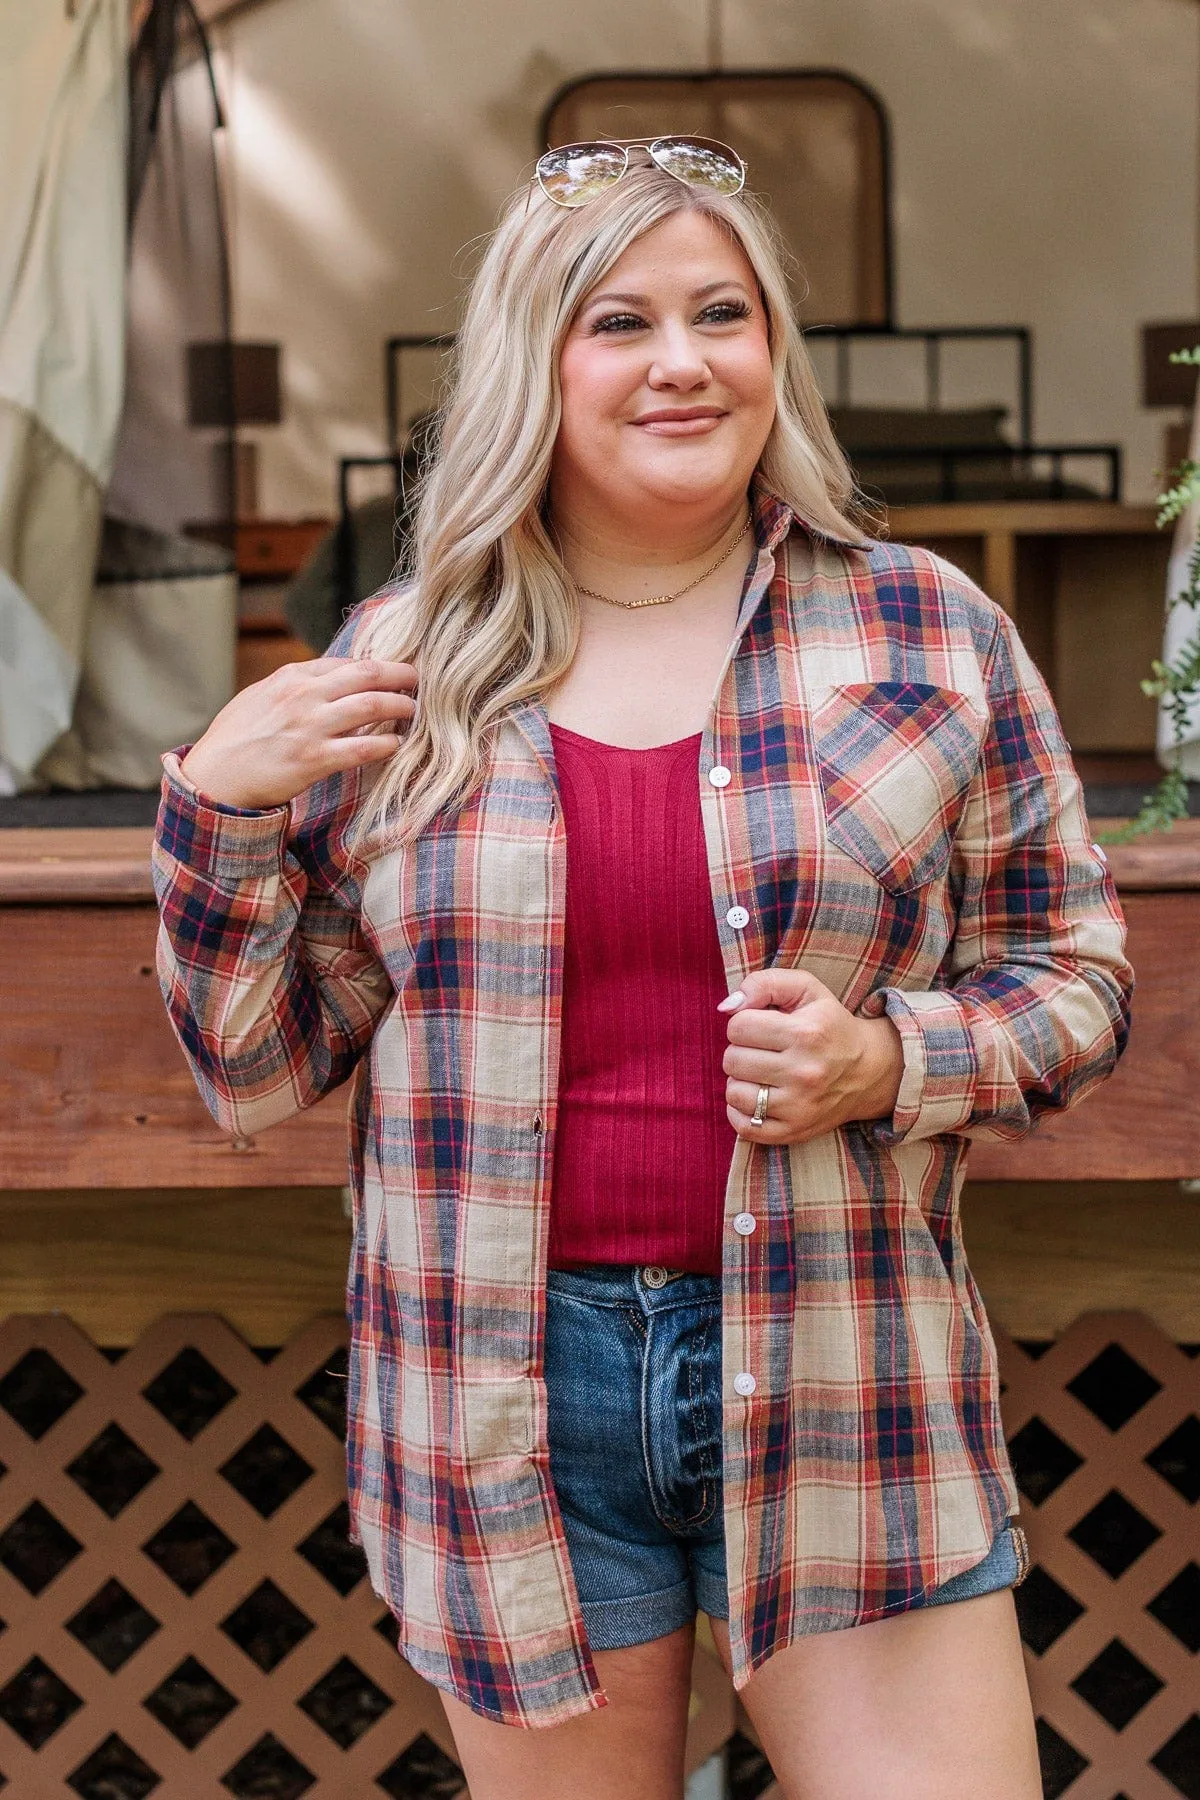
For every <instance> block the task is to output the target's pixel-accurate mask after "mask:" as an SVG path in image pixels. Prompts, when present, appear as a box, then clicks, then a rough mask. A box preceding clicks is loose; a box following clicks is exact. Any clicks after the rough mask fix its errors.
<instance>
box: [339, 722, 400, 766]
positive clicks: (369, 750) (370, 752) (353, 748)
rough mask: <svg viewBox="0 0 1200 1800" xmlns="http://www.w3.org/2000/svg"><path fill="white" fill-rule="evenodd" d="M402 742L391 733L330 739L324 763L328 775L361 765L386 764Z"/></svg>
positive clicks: (380, 732) (378, 732) (381, 732)
mask: <svg viewBox="0 0 1200 1800" xmlns="http://www.w3.org/2000/svg"><path fill="white" fill-rule="evenodd" d="M402 741H403V740H402V739H401V738H400V737H399V736H398V735H397V734H396V733H395V732H393V731H373V732H370V733H368V734H367V735H365V736H362V737H339V738H330V739H329V740H328V741H327V743H326V745H325V758H324V761H325V762H326V763H327V764H328V773H329V774H331V775H332V774H333V773H334V772H335V771H336V770H338V769H356V768H359V767H360V766H361V765H362V764H363V763H375V762H386V761H387V759H388V757H389V756H395V754H396V752H397V750H398V749H399V748H400V745H401V742H402Z"/></svg>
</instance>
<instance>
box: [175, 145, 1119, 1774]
mask: <svg viewBox="0 0 1200 1800" xmlns="http://www.w3.org/2000/svg"><path fill="white" fill-rule="evenodd" d="M740 187H741V170H740V165H739V164H738V162H737V159H736V158H735V157H734V154H733V152H730V151H727V150H725V149H724V147H722V146H705V145H703V144H699V145H697V144H684V145H682V147H681V145H680V144H679V142H678V141H673V140H665V141H663V140H660V141H659V142H658V143H656V144H655V145H654V146H653V147H650V146H643V145H635V146H630V147H628V148H626V149H620V148H613V147H612V146H595V147H592V148H590V149H589V148H583V149H578V150H574V151H572V152H571V153H570V154H565V153H555V154H553V155H551V156H550V157H548V158H544V159H543V161H542V164H541V165H539V182H538V185H537V186H532V187H531V191H530V194H529V195H528V196H526V195H524V194H523V195H521V196H520V197H519V198H518V199H517V200H516V201H515V202H514V203H513V204H512V205H511V206H510V207H509V209H508V211H507V212H506V214H505V216H504V218H503V220H502V222H501V224H500V227H499V229H498V231H497V232H496V234H495V236H494V238H493V239H492V242H491V245H490V248H489V249H488V251H487V253H486V255H485V257H484V259H483V262H482V265H481V267H480V270H479V273H478V276H477V278H476V280H475V283H474V287H473V291H472V294H471V297H470V302H469V305H468V308H467V313H466V319H465V323H464V327H463V330H462V333H461V335H460V340H459V352H458V369H457V377H456V381H455V384H454V387H453V392H452V394H451V395H450V398H449V402H448V405H447V407H446V410H445V420H444V428H443V433H442V439H441V445H440V451H439V455H438V458H437V460H436V463H435V464H434V466H433V468H432V470H431V473H430V475H429V477H428V481H427V485H426V489H425V492H424V495H423V497H422V500H421V504H420V508H419V518H418V527H417V537H416V546H415V556H414V563H413V568H412V569H411V571H410V579H409V580H408V581H407V582H406V583H405V584H403V585H399V586H396V587H393V588H390V589H387V590H385V591H384V592H383V593H382V594H380V595H379V596H377V597H376V598H375V599H373V600H371V601H368V602H367V603H365V604H364V606H363V607H361V608H360V609H359V610H358V611H357V613H355V614H354V615H353V616H352V617H351V619H350V620H349V622H348V624H347V626H346V628H345V630H344V631H343V633H342V634H341V636H340V638H339V639H338V641H337V642H336V644H335V645H334V647H333V654H331V655H330V656H329V657H326V658H323V659H320V660H319V661H315V662H311V663H307V664H303V665H300V666H298V667H294V668H289V669H284V670H281V671H279V672H278V673H277V674H276V675H273V676H271V677H270V678H269V679H268V680H267V681H265V682H261V683H259V684H258V685H257V686H255V687H252V688H249V689H247V690H245V691H244V692H242V693H241V694H239V695H238V696H237V697H236V698H235V699H234V700H233V701H232V702H231V703H230V705H229V706H228V707H227V708H226V709H225V711H224V712H223V713H222V714H221V715H220V716H219V718H218V719H217V720H216V721H215V723H214V724H213V725H212V727H211V728H210V730H209V731H208V732H207V733H206V734H205V735H204V737H203V738H201V740H200V741H199V742H198V743H197V744H196V745H195V746H194V747H193V748H191V749H190V750H189V751H188V752H187V753H186V755H183V756H182V757H181V756H178V755H170V756H168V757H167V758H166V759H165V765H166V776H165V783H164V796H163V806H162V812H161V816H160V823H159V830H158V834H157V847H156V868H157V881H158V889H159V894H160V902H161V909H162V918H163V930H162V934H161V939H160V968H161V974H162V979H163V984H164V991H165V993H166V996H167V1000H168V1004H169V1007H170V1011H171V1016H172V1018H173V1021H174V1023H175V1027H176V1030H177V1032H178V1034H179V1037H180V1040H181V1042H182V1044H183V1046H184V1048H185V1050H186V1052H187V1054H188V1057H189V1059H190V1060H191V1062H192V1066H193V1068H194V1070H195V1073H196V1077H197V1080H198V1082H199V1084H200V1087H201V1089H202V1091H203V1093H204V1096H205V1099H206V1100H207V1102H208V1104H209V1106H210V1108H211V1110H212V1112H213V1114H214V1116H215V1117H216V1118H217V1120H218V1121H219V1122H220V1123H221V1124H222V1125H224V1126H225V1127H226V1128H228V1129H231V1130H236V1131H239V1132H242V1133H247V1132H254V1131H257V1130H260V1129H261V1128H263V1127H264V1126H267V1125H270V1124H271V1123H273V1122H274V1121H275V1120H277V1119H281V1118H284V1117H286V1116H287V1115H288V1114H290V1113H292V1112H294V1111H295V1110H296V1109H297V1108H299V1107H302V1106H306V1105H309V1104H310V1103H312V1102H313V1101H315V1100H316V1099H318V1098H319V1097H320V1096H321V1095H322V1094H324V1093H326V1092H328V1091H329V1090H330V1089H331V1088H333V1087H335V1086H337V1085H338V1083H340V1082H342V1081H344V1080H346V1079H347V1078H348V1077H351V1076H353V1082H354V1085H353V1090H352V1102H351V1118H352V1164H353V1176H354V1193H355V1227H354V1249H353V1258H352V1266H351V1275H350V1284H349V1310H350V1315H351V1325H352V1332H351V1336H352V1356H351V1381H350V1444H349V1468H350V1489H351V1501H352V1515H353V1519H354V1529H355V1533H356V1536H357V1537H358V1539H359V1540H360V1541H361V1542H362V1545H363V1547H364V1549H365V1552H366V1555H367V1559H368V1564H369V1567H370V1573H371V1579H372V1582H373V1584H374V1585H375V1587H376V1589H377V1591H378V1592H379V1593H380V1594H381V1595H382V1596H384V1598H386V1600H387V1601H388V1603H389V1605H390V1606H391V1607H392V1609H393V1611H394V1612H395V1614H396V1617H397V1619H398V1621H399V1632H400V1648H401V1651H402V1653H403V1655H404V1656H405V1657H407V1659H408V1660H409V1661H410V1662H411V1663H412V1664H413V1666H414V1667H416V1668H417V1669H419V1670H420V1671H421V1672H422V1673H423V1674H424V1675H426V1676H427V1677H428V1678H429V1679H430V1680H431V1681H433V1682H434V1683H436V1684H437V1686H438V1687H439V1688H441V1689H442V1690H443V1692H444V1698H445V1703H446V1709H447V1713H448V1716H449V1719H450V1722H451V1726H452V1728H453V1731H454V1735H455V1739H456V1742H457V1745H458V1749H459V1753H460V1757H461V1760H462V1762H463V1764H464V1767H465V1770H466V1774H467V1778H468V1781H469V1784H470V1788H471V1793H472V1795H473V1797H474V1800H518V1797H520V1800H559V1797H560V1796H561V1795H562V1794H564V1793H566V1792H570V1793H571V1794H572V1796H573V1797H575V1800H601V1797H609V1796H615V1795H622V1796H623V1795H633V1794H636V1795H637V1796H638V1797H639V1800H678V1796H679V1795H680V1793H681V1790H682V1767H683V1763H682V1757H683V1740H684V1733H685V1728H686V1721H687V1703H688V1692H689V1673H690V1667H691V1659H692V1645H693V1631H694V1619H695V1611H696V1608H697V1604H699V1606H700V1607H701V1608H702V1609H703V1610H705V1611H706V1612H707V1613H708V1614H709V1615H710V1617H711V1620H712V1629H713V1634H714V1638H715V1640H716V1643H717V1646H718V1648H719V1650H720V1653H721V1655H722V1656H723V1657H724V1659H725V1661H726V1665H727V1667H729V1669H730V1670H731V1672H732V1675H733V1679H734V1682H735V1684H736V1686H737V1688H738V1689H739V1691H740V1692H741V1696H742V1698H743V1700H744V1702H745V1704H746V1706H747V1708H748V1710H749V1713H750V1716H751V1718H752V1719H753V1721H754V1723H755V1726H756V1728H757V1729H758V1731H759V1732H760V1734H761V1736H762V1738H763V1741H764V1745H765V1747H766V1750H767V1753H768V1755H769V1756H770V1758H771V1761H772V1763H773V1765H774V1767H775V1770H776V1773H777V1775H778V1777H779V1781H780V1785H781V1788H782V1791H783V1793H784V1794H785V1795H787V1796H789V1800H800V1797H801V1796H803V1797H804V1800H808V1797H810V1796H820V1800H843V1797H845V1800H852V1797H853V1800H866V1796H870V1797H871V1800H882V1797H885V1796H886V1797H892V1796H895V1797H899V1796H904V1797H905V1800H909V1797H913V1796H918V1795H919V1796H920V1797H921V1800H949V1797H950V1796H955V1800H958V1797H960V1796H961V1795H962V1794H964V1793H967V1792H970V1793H971V1794H972V1795H973V1796H974V1800H1033V1797H1034V1796H1035V1795H1036V1794H1038V1793H1039V1792H1040V1783H1039V1781H1038V1776H1037V1765H1036V1756H1035V1751H1034V1742H1033V1732H1032V1721H1031V1716H1030V1706H1029V1700H1028V1695H1027V1692H1026V1689H1025V1684H1024V1677H1023V1671H1022V1663H1021V1656H1020V1650H1019V1644H1018V1639H1017V1634H1016V1628H1015V1622H1014V1610H1013V1603H1012V1597H1011V1588H1012V1587H1013V1585H1014V1584H1015V1583H1016V1582H1017V1581H1018V1580H1019V1579H1020V1577H1021V1575H1022V1574H1023V1562H1024V1558H1023V1549H1022V1544H1023V1540H1022V1539H1021V1538H1020V1535H1019V1529H1018V1528H1015V1527H1012V1526H1011V1525H1010V1518H1011V1515H1012V1514H1013V1513H1015V1511H1016V1492H1015V1488H1014V1485H1013V1481H1012V1476H1011V1472H1010V1469H1009V1465H1008V1461H1007V1458H1006V1454H1005V1450H1004V1444H1003V1438H1002V1434H1001V1427H1000V1420H999V1413H998V1408H997V1393H998V1381H997V1374H996V1361H995V1352H994V1348H993V1344H992V1340H991V1336H990V1333H989V1331H988V1326H987V1321H986V1319H985V1317H984V1313H983V1308H982V1305H981V1302H980V1298H979V1294H978V1291H977V1289H976V1288H975V1286H974V1283H973V1282H972V1279H971V1276H970V1274H969V1272H968V1270H967V1266H966V1263H965V1260H964V1256H963V1248H962V1241H961V1236H960V1232H959V1224H958V1210H957V1208H958V1191H959V1187H960V1185H961V1180H962V1175H963V1169H964V1159H965V1152H966V1148H967V1139H968V1137H969V1136H971V1135H974V1134H978V1133H989V1132H990V1133H993V1134H999V1135H1003V1136H1017V1135H1019V1134H1020V1133H1021V1132H1023V1131H1025V1130H1027V1129H1028V1128H1029V1126H1030V1124H1031V1123H1032V1121H1033V1120H1034V1119H1035V1118H1036V1116H1037V1115H1038V1114H1039V1113H1041V1112H1043V1111H1045V1110H1046V1109H1048V1108H1060V1107H1063V1106H1065V1105H1067V1104H1069V1103H1070V1102H1072V1101H1073V1100H1075V1099H1077V1098H1078V1097H1079V1096H1080V1095H1081V1094H1083V1093H1084V1092H1086V1091H1087V1090H1088V1089H1089V1088H1091V1087H1092V1086H1094V1085H1095V1083H1096V1082H1098V1081H1099V1080H1101V1079H1102V1078H1103V1077H1104V1076H1105V1075H1106V1074H1107V1073H1108V1072H1109V1071H1110V1070H1111V1068H1112V1067H1113V1064H1114V1062H1115V1060H1116V1058H1117V1056H1118V1054H1119V1052H1120V1049H1121V1047H1122V1044H1123V1041H1124V1036H1125V1031H1126V1026H1127V1010H1126V1008H1127V997H1128V992H1129V982H1130V977H1129V970H1128V967H1127V965H1126V963H1125V960H1124V956H1123V932H1122V924H1121V919H1120V913H1119V910H1118V907H1117V902H1116V898H1115V894H1114V892H1113V889H1112V885H1111V883H1110V881H1109V879H1108V877H1107V875H1106V872H1105V869H1104V864H1103V859H1102V858H1101V857H1100V856H1098V855H1097V854H1096V853H1095V852H1094V851H1093V850H1092V849H1091V848H1090V847H1089V844H1088V835H1087V828H1086V821H1085V819H1084V815H1083V811H1082V807H1081V804H1080V791H1079V786H1078V783H1077V781H1076V779H1075V776H1074V774H1073V772H1072V769H1071V765H1070V761H1069V758H1068V755H1067V751H1066V748H1065V746H1064V743H1063V739H1062V735H1061V732H1060V729H1059V726H1058V722H1057V719H1056V717H1055V714H1054V710H1053V707H1052V705H1051V703H1050V700H1049V698H1048V696H1047V693H1046V690H1045V687H1044V685H1043V684H1042V682H1041V680H1040V678H1039V677H1038V675H1037V673H1036V671H1035V670H1034V668H1033V667H1032V665H1031V663H1030V661H1029V658H1028V656H1027V655H1026V653H1025V651H1024V650H1023V648H1022V646H1021V644H1020V642H1019V640H1018V639H1017V636H1016V633H1015V632H1014V630H1013V628H1012V625H1011V623H1010V621H1009V620H1008V619H1007V618H1006V617H1005V616H1004V615H1003V614H1002V613H1001V612H1000V611H999V610H998V609H997V608H996V607H995V606H993V605H992V604H991V603H990V602H989V601H988V600H987V599H986V598H985V597H984V596H983V595H982V594H981V593H980V592H979V590H978V589H977V588H975V587H974V586H973V585H972V584H971V582H970V581H968V580H967V578H966V577H965V576H963V575H962V574H961V573H960V572H959V571H958V570H956V569H954V568H952V567H951V566H950V565H948V564H946V563H944V562H942V561H940V560H939V559H938V558H937V557H935V556H933V555H931V554H929V553H928V552H925V551H921V550H910V549H903V548H899V547H896V546H890V545H884V544H878V543H874V542H872V541H871V540H870V539H869V538H868V537H867V536H865V535H864V534H863V533H862V532H861V531H860V530H858V529H857V527H856V526H855V524H854V523H853V521H852V519H851V516H850V512H849V510H848V509H849V504H850V501H851V494H852V489H851V482H850V478H849V475H848V473H847V470H846V467H845V464H844V462H843V459H842V457H841V455H840V453H839V451H838V449H837V446H836V444H835V442H834V440H833V438H832V435H831V433H830V430H829V427H828V422H827V420H826V418H825V415H824V412H823V410H822V407H821V403H820V400H819V397H818V394H817V390H816V387H815V384H814V381H813V377H812V373H811V370H810V367H809V364H808V362H807V359H806V356H805V352H804V349H803V346H802V344H801V341H800V338H799V336H798V333H797V330H796V327H795V325H794V323H793V321H792V318H791V314H790V310H789V303H788V295H787V289H786V285H785V281H784V277H783V274H782V272H781V266H780V262H779V258H778V254H777V252H776V250H775V248H774V244H773V241H772V238H771V236H770V232H769V230H768V227H767V224H766V222H765V220H764V218H763V215H762V213H761V211H760V210H759V208H758V207H757V206H756V205H755V204H754V203H753V202H751V201H750V200H749V199H748V198H747V197H746V196H745V195H744V194H742V193H739V192H737V191H736V190H737V189H740ZM547 1271H548V1272H547ZM726 1615H727V1620H728V1622H727V1623H726ZM513 1725H524V1726H541V1725H545V1726H550V1727H553V1729H552V1730H548V1731H544V1732H543V1731H537V1732H533V1731H514V1730H512V1729H511V1727H512V1726H513Z"/></svg>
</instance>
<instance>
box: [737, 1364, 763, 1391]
mask: <svg viewBox="0 0 1200 1800" xmlns="http://www.w3.org/2000/svg"><path fill="white" fill-rule="evenodd" d="M757 1386H758V1383H757V1381H755V1379H754V1377H753V1375H751V1373H750V1371H749V1370H748V1369H743V1370H742V1372H741V1374H740V1375H735V1376H734V1378H733V1391H734V1393H735V1394H742V1395H746V1394H752V1393H753V1392H754V1390H755V1388H756V1387H757Z"/></svg>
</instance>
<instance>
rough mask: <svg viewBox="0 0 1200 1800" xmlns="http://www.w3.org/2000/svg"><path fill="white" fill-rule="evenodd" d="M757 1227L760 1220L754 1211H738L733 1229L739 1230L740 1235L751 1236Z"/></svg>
mask: <svg viewBox="0 0 1200 1800" xmlns="http://www.w3.org/2000/svg"><path fill="white" fill-rule="evenodd" d="M757 1227H758V1220H757V1219H756V1218H755V1217H754V1214H753V1213H738V1215H737V1217H736V1218H735V1219H734V1221H733V1229H734V1230H735V1231H736V1232H737V1234H738V1236H739V1237H749V1236H750V1233H751V1232H752V1231H754V1230H756V1229H757Z"/></svg>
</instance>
